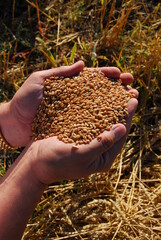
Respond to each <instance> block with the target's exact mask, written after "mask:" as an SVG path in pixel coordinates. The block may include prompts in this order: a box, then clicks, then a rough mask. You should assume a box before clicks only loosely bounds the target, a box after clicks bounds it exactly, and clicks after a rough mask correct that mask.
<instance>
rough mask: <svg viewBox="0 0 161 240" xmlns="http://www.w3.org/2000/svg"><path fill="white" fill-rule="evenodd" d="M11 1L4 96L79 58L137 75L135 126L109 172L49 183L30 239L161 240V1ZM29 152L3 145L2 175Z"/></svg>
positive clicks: (2, 63) (2, 64)
mask: <svg viewBox="0 0 161 240" xmlns="http://www.w3.org/2000/svg"><path fill="white" fill-rule="evenodd" d="M13 3H14V4H13ZM7 4H10V5H7V6H6V2H3V3H0V7H1V8H0V11H1V17H0V21H1V30H0V32H1V34H0V43H1V46H0V47H1V52H0V72H1V76H0V78H1V79H0V98H1V102H4V101H9V100H10V99H11V98H12V96H13V95H14V93H15V92H16V90H17V89H18V88H19V87H20V86H21V85H22V83H23V82H24V81H25V79H26V78H27V77H28V76H29V74H31V73H32V72H33V71H36V70H42V69H47V68H51V67H58V66H61V65H70V64H72V63H74V62H76V61H77V60H79V59H82V60H84V62H85V65H86V66H87V67H102V66H116V67H118V68H120V70H121V71H122V72H130V73H132V74H133V76H134V82H133V84H132V86H133V87H135V88H137V90H138V91H139V106H138V109H137V112H136V114H135V116H134V118H133V122H132V126H131V131H130V134H129V136H128V138H127V141H126V144H125V146H124V148H123V149H122V152H121V153H120V155H119V156H118V157H117V159H116V160H115V162H114V165H113V166H112V168H111V170H110V171H109V172H107V173H102V174H94V175H91V176H89V178H87V179H79V180H77V181H63V182H61V183H55V184H53V185H51V186H49V188H48V189H47V190H46V191H45V193H44V195H43V197H42V199H41V201H40V203H39V204H38V205H37V207H36V209H35V211H34V213H33V214H32V216H31V218H30V220H29V223H28V225H27V228H26V231H25V233H24V236H23V239H24V240H27V239H30V240H38V239H43V240H45V239H54V240H79V239H81V240H82V239H83V240H95V239H97V240H105V239H110V240H114V239H118V240H119V239H120V240H122V239H127V240H129V239H131V240H132V239H136V240H159V239H161V5H160V1H149V0H138V1H134V0H121V1H115V0H114V1H112V0H109V1H107V0H97V1H96V0H94V1H77V0H76V1H74V0H69V1H60V0H59V1H56V0H49V1H41V0H40V1H34V0H26V1H23V2H22V1H19V0H15V1H13V2H12V3H11V1H10V3H7ZM2 10H3V11H2ZM21 151H22V149H18V150H17V151H15V152H13V153H11V152H1V159H0V176H1V177H2V176H3V175H4V173H5V171H6V169H7V168H8V167H9V166H10V164H11V163H12V162H13V161H14V160H15V159H16V157H17V156H18V155H19V154H20V153H21Z"/></svg>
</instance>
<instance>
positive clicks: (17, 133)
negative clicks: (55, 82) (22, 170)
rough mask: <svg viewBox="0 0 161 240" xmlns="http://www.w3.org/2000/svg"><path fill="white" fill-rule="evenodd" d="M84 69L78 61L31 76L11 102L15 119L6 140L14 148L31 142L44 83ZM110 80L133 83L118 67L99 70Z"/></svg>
mask: <svg viewBox="0 0 161 240" xmlns="http://www.w3.org/2000/svg"><path fill="white" fill-rule="evenodd" d="M83 68H84V63H83V61H78V62H77V63H75V64H73V65H71V66H62V67H59V68H54V69H49V70H44V71H39V72H35V73H33V74H31V76H30V77H29V78H28V79H27V80H26V81H25V82H24V84H23V85H22V87H21V88H20V89H19V90H18V91H17V93H16V94H15V95H14V97H13V99H12V100H11V102H10V112H11V115H12V116H13V119H14V122H15V124H14V127H12V133H11V134H10V132H9V131H7V130H5V133H6V135H7V136H6V135H5V136H6V138H7V140H8V142H9V143H10V144H11V145H12V146H26V145H27V144H28V142H29V141H30V140H31V134H32V132H31V129H32V122H33V119H34V117H35V115H36V111H37V108H38V106H39V104H40V102H41V100H42V97H43V82H44V80H45V79H46V78H49V77H51V76H65V77H70V76H73V75H76V74H78V73H79V72H80V71H82V70H83ZM99 70H101V71H102V72H104V73H105V75H106V76H107V77H110V78H121V79H122V82H123V84H125V85H128V84H130V83H131V82H132V81H133V77H132V75H131V74H128V73H125V74H121V72H120V70H119V69H118V68H116V67H102V68H99Z"/></svg>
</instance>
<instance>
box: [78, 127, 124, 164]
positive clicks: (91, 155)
mask: <svg viewBox="0 0 161 240" xmlns="http://www.w3.org/2000/svg"><path fill="white" fill-rule="evenodd" d="M125 134H126V128H125V126H124V125H122V124H116V125H114V126H113V127H112V129H111V130H110V131H104V132H103V133H102V134H100V135H99V137H98V138H97V139H94V140H93V141H92V142H91V143H89V144H87V145H83V146H81V145H80V149H79V153H80V154H81V155H84V156H87V155H88V159H89V162H90V160H91V161H93V159H96V157H98V156H100V155H101V154H102V153H104V152H106V151H108V149H109V148H111V147H112V146H113V145H114V144H115V143H116V142H117V141H119V139H121V138H122V137H123V136H124V135H125ZM82 159H83V158H82ZM84 159H85V158H84Z"/></svg>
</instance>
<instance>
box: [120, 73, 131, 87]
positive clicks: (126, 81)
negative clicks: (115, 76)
mask: <svg viewBox="0 0 161 240" xmlns="http://www.w3.org/2000/svg"><path fill="white" fill-rule="evenodd" d="M120 79H121V80H122V83H123V84H124V85H129V84H130V83H132V82H133V80H134V78H133V76H132V75H131V74H130V73H121V74H120Z"/></svg>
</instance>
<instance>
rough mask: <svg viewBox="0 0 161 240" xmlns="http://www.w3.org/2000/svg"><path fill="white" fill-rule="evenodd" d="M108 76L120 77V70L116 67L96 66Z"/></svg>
mask: <svg viewBox="0 0 161 240" xmlns="http://www.w3.org/2000/svg"><path fill="white" fill-rule="evenodd" d="M98 70H100V71H101V72H103V73H104V74H105V75H106V76H107V77H109V78H120V74H121V72H120V70H119V69H118V68H117V67H100V68H98Z"/></svg>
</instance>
